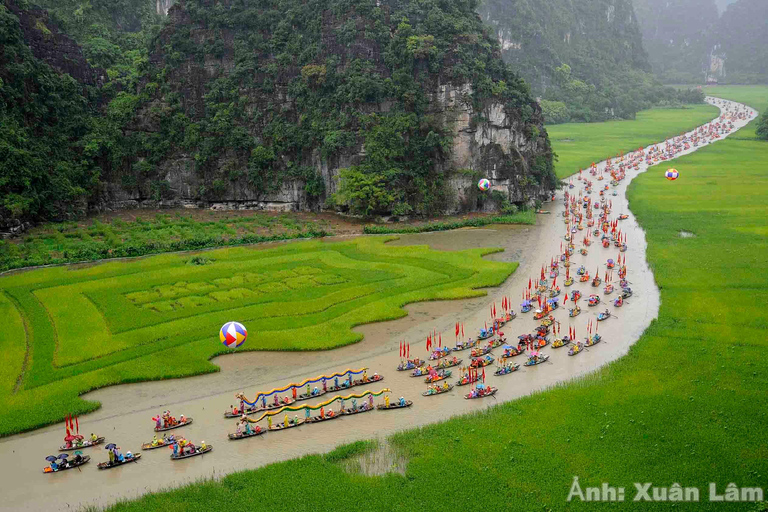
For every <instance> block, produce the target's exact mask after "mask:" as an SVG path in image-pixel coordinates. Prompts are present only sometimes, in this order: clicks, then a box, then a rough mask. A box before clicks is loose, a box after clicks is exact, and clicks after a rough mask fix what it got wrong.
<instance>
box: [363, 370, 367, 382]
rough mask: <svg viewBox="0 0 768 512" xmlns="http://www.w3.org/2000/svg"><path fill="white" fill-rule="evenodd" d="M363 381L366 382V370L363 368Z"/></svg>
mask: <svg viewBox="0 0 768 512" xmlns="http://www.w3.org/2000/svg"><path fill="white" fill-rule="evenodd" d="M363 382H368V372H367V371H365V370H363Z"/></svg>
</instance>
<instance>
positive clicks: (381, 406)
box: [376, 400, 413, 411]
mask: <svg viewBox="0 0 768 512" xmlns="http://www.w3.org/2000/svg"><path fill="white" fill-rule="evenodd" d="M412 405H413V402H412V401H411V400H406V401H405V405H400V404H399V403H390V404H389V406H386V405H384V404H379V405H377V406H376V408H377V409H379V410H381V411H388V410H391V409H404V408H406V407H410V406H412Z"/></svg>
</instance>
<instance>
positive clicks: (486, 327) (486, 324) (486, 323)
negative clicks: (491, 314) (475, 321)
mask: <svg viewBox="0 0 768 512" xmlns="http://www.w3.org/2000/svg"><path fill="white" fill-rule="evenodd" d="M485 330H486V331H487V330H488V322H485Z"/></svg>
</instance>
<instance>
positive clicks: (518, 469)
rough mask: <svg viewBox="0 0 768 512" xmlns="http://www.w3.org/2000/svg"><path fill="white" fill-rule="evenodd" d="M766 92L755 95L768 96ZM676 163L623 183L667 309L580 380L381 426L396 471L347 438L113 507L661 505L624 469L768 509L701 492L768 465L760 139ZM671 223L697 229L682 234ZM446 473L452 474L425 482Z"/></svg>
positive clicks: (760, 472)
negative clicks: (374, 465) (594, 494)
mask: <svg viewBox="0 0 768 512" xmlns="http://www.w3.org/2000/svg"><path fill="white" fill-rule="evenodd" d="M766 93H768V89H766ZM766 97H768V94H766V95H764V96H763V98H764V99H763V101H762V102H761V103H760V104H755V106H756V107H759V108H760V109H766V108H768V102H766V101H765V98H766ZM605 156H609V155H606V154H595V155H594V159H595V160H597V159H599V158H601V157H605ZM675 165H676V167H677V168H678V169H679V170H680V171H681V176H683V177H684V178H681V179H680V180H678V181H677V182H674V183H672V182H668V181H666V180H663V179H659V178H658V176H657V175H655V174H654V173H646V174H644V175H641V176H640V177H639V178H637V179H636V180H635V182H633V184H632V185H631V187H630V198H631V202H632V209H633V211H634V212H635V213H636V215H637V216H638V218H639V220H640V222H641V223H642V225H643V227H644V228H645V229H646V232H647V235H648V244H649V247H648V251H649V252H648V255H649V259H650V261H651V264H652V265H653V267H654V271H655V273H656V279H657V281H658V283H659V286H660V288H661V293H662V306H661V311H660V315H659V318H658V320H656V321H654V322H653V324H652V325H651V327H650V328H649V329H648V331H646V333H645V334H644V335H643V337H642V338H641V339H640V340H639V341H638V342H637V343H636V344H635V345H634V346H632V348H631V349H630V352H629V354H628V355H627V356H625V357H624V358H622V359H620V360H618V361H616V362H614V363H612V364H610V365H608V366H607V367H604V368H602V369H601V370H599V371H597V372H596V373H594V374H592V375H589V376H588V377H585V378H583V379H581V380H579V381H577V382H573V383H569V384H564V385H562V386H558V387H556V388H555V389H551V390H547V391H544V392H541V393H537V394H535V395H533V396H530V397H526V398H523V399H520V400H517V401H514V402H510V403H506V404H503V405H500V406H497V407H494V408H492V409H490V410H488V411H486V412H484V413H481V414H477V415H470V416H464V417H460V418H454V419H452V420H450V421H447V422H444V423H440V424H437V425H432V426H429V427H426V428H423V429H419V430H412V431H407V432H404V433H400V434H396V435H394V436H392V437H390V439H389V443H390V445H391V446H393V447H394V448H395V449H396V450H397V451H399V453H401V454H403V455H404V456H406V457H408V458H409V463H408V467H407V469H406V474H405V477H403V476H401V475H399V474H395V473H392V474H387V475H385V476H381V477H365V476H362V475H359V474H354V473H349V472H346V471H344V468H345V467H348V466H346V465H344V464H343V463H339V462H338V459H339V458H340V456H342V455H343V454H344V453H347V452H349V451H352V452H354V451H355V450H346V449H341V450H339V451H338V452H334V453H332V454H329V455H328V456H308V457H304V458H302V459H298V460H292V461H288V462H284V463H280V464H273V465H271V466H268V467H265V468H262V469H259V470H256V471H246V472H240V473H235V474H233V475H230V476H228V477H225V478H223V479H221V480H218V481H215V482H214V481H208V482H202V483H195V484H194V485H188V486H185V487H183V488H181V489H179V490H174V491H170V492H165V493H157V494H150V495H148V496H145V497H143V498H141V499H140V500H137V501H133V502H128V503H122V504H119V505H116V506H114V507H112V509H111V510H116V511H131V510H137V511H139V510H140V511H143V510H147V509H152V510H154V509H173V508H185V509H187V508H188V509H205V508H208V507H215V506H217V505H220V504H221V503H227V504H228V506H232V507H235V508H237V507H248V506H250V504H251V503H252V498H251V497H252V496H253V495H259V496H261V498H260V499H261V501H260V503H261V504H262V505H263V506H264V507H265V508H267V509H269V510H291V509H293V508H295V505H294V504H295V503H329V502H333V503H334V506H335V507H338V508H340V509H350V510H353V509H356V508H359V507H360V504H361V503H364V504H365V509H366V510H382V511H383V510H414V509H422V508H425V507H426V508H430V507H431V508H435V507H440V508H443V509H447V510H480V509H483V510H485V509H487V510H503V509H507V508H510V507H511V508H515V509H520V510H533V509H547V510H591V509H594V504H592V503H581V502H579V501H574V502H570V503H568V502H566V497H567V495H568V491H569V489H570V488H571V484H572V482H573V476H574V475H577V476H579V479H580V484H581V486H582V487H586V486H600V485H601V483H602V482H609V483H610V484H611V485H614V486H622V487H626V489H627V499H626V501H625V502H624V503H622V504H621V506H622V508H626V509H631V510H642V511H645V510H650V509H654V510H656V509H658V510H662V509H667V508H668V507H669V504H668V503H667V504H656V505H657V506H656V507H654V505H653V504H650V503H647V502H633V501H631V500H632V496H633V493H634V487H633V485H632V484H633V482H653V484H654V485H658V486H670V485H672V484H673V483H674V482H678V483H680V484H681V485H683V486H696V487H699V488H700V489H702V496H701V501H700V502H697V503H676V504H674V506H675V508H676V509H680V510H697V511H698V510H713V511H714V510H755V511H758V510H765V508H764V507H765V504H744V503H730V504H729V503H719V502H710V501H709V500H708V497H707V486H708V484H709V482H715V483H717V485H718V489H719V490H720V491H721V492H722V490H723V489H724V486H725V485H726V484H727V483H728V482H736V483H737V485H740V486H760V487H764V482H765V475H766V474H768V463H767V462H766V458H765V457H764V453H763V452H764V446H765V443H764V442H763V433H762V431H761V429H759V428H755V425H761V424H764V423H765V422H766V421H767V420H768V417H767V416H766V411H768V395H766V393H765V392H764V388H765V386H766V385H768V374H766V372H765V367H766V361H765V358H766V355H765V354H766V340H767V339H768V332H767V331H768V317H767V316H766V311H765V308H764V307H763V304H765V303H766V301H768V275H766V274H765V272H761V271H760V269H762V268H765V266H766V265H767V264H768V259H767V258H766V255H767V254H768V238H766V235H768V233H766V231H765V222H764V218H765V212H766V210H767V209H768V176H767V175H766V169H768V144H766V143H764V142H759V141H756V140H755V139H754V137H752V138H748V137H741V138H730V137H729V138H728V139H726V140H724V141H721V142H718V143H716V144H714V145H712V146H710V147H707V148H703V149H701V150H699V151H698V152H696V153H695V154H693V155H691V156H688V157H685V158H682V159H679V160H676V164H675ZM702 197H706V198H707V200H706V201H702ZM681 230H686V231H689V232H691V233H694V234H695V235H696V236H695V237H693V238H681V237H680V236H679V233H680V231H681ZM723 247H729V248H730V249H729V250H728V251H724V250H722V249H723ZM745 289H748V290H749V291H748V297H745ZM510 429H511V430H510ZM531 432H533V433H535V435H522V434H521V435H517V434H520V433H531ZM353 448H355V449H356V450H357V449H366V448H367V449H374V448H375V447H374V446H372V445H368V446H367V447H366V446H364V445H356V446H355V447H353ZM479 453H482V454H483V456H482V457H479V456H478V454H479ZM627 461H632V463H631V464H628V463H627ZM448 478H450V480H451V481H453V482H460V483H461V485H448V486H443V487H442V488H441V490H440V492H439V493H435V492H433V490H434V488H435V485H437V484H436V482H444V481H446V479H448ZM288 480H291V481H301V482H304V483H305V485H301V486H296V487H295V488H294V489H293V490H292V494H291V500H289V501H286V500H285V499H284V497H283V496H278V495H276V494H275V493H274V492H271V491H270V490H273V489H276V488H280V487H281V486H283V485H284V483H285V482H286V481H288ZM478 482H483V483H487V482H492V486H493V489H495V490H496V491H498V492H490V491H489V492H467V488H468V487H470V486H477V485H481V484H479V483H478ZM482 485H484V484H482ZM511 504H513V505H511Z"/></svg>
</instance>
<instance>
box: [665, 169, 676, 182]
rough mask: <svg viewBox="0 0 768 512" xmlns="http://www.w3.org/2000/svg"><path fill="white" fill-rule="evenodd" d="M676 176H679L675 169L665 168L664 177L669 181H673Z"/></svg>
mask: <svg viewBox="0 0 768 512" xmlns="http://www.w3.org/2000/svg"><path fill="white" fill-rule="evenodd" d="M678 176H680V173H679V172H677V169H667V172H665V173H664V177H666V178H667V179H668V180H669V181H675V180H676V179H677V177H678Z"/></svg>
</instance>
